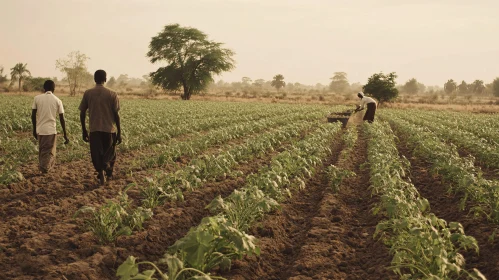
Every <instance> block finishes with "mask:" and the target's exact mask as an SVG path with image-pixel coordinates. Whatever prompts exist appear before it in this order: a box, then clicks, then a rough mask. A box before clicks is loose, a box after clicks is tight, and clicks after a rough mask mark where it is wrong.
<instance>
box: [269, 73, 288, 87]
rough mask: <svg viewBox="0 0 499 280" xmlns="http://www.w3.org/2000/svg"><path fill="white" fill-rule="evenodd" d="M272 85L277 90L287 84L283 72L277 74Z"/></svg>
mask: <svg viewBox="0 0 499 280" xmlns="http://www.w3.org/2000/svg"><path fill="white" fill-rule="evenodd" d="M270 85H271V86H273V87H275V88H276V89H277V91H279V90H280V89H281V88H283V87H285V86H286V83H285V82H284V76H283V75H281V74H277V75H275V76H274V78H273V79H272V82H271V83H270Z"/></svg>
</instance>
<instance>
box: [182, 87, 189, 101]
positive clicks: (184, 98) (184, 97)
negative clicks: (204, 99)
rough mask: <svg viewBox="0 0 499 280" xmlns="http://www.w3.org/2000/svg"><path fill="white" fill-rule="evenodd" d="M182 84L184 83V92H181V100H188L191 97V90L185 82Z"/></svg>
mask: <svg viewBox="0 0 499 280" xmlns="http://www.w3.org/2000/svg"><path fill="white" fill-rule="evenodd" d="M183 84H184V94H182V100H189V99H191V90H190V89H189V87H188V86H187V85H186V84H185V83H183Z"/></svg>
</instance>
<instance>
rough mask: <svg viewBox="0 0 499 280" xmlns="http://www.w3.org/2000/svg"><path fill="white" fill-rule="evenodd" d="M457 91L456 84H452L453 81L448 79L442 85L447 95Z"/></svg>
mask: <svg viewBox="0 0 499 280" xmlns="http://www.w3.org/2000/svg"><path fill="white" fill-rule="evenodd" d="M456 89H457V84H456V82H454V80H453V79H450V80H448V81H447V82H446V83H445V84H444V90H445V92H446V93H447V94H451V93H453V92H454V91H456Z"/></svg>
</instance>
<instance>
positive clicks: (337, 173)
mask: <svg viewBox="0 0 499 280" xmlns="http://www.w3.org/2000/svg"><path fill="white" fill-rule="evenodd" d="M327 174H328V178H329V187H330V188H331V189H332V190H333V192H338V191H339V190H340V186H341V183H342V182H343V180H344V179H347V178H351V177H354V176H355V175H356V174H355V172H352V171H350V170H348V169H343V168H339V167H337V166H335V165H330V166H328V167H327Z"/></svg>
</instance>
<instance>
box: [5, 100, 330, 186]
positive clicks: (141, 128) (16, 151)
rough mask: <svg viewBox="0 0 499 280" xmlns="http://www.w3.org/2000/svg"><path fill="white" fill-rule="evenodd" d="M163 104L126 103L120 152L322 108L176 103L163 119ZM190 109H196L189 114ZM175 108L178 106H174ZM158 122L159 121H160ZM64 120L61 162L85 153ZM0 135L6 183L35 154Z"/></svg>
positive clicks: (26, 141) (27, 142) (25, 140)
mask: <svg viewBox="0 0 499 280" xmlns="http://www.w3.org/2000/svg"><path fill="white" fill-rule="evenodd" d="M127 102H131V101H127ZM134 102H135V101H134ZM165 104H166V105H167V106H168V107H174V106H172V105H171V103H164V102H156V103H151V102H148V103H146V105H150V108H148V110H149V112H148V114H146V112H144V110H146V108H144V106H145V105H144V104H142V102H138V103H137V104H136V103H129V105H130V107H131V108H129V112H126V113H125V114H123V115H124V121H122V123H123V134H124V135H123V137H124V142H123V144H122V145H120V146H119V150H120V151H126V150H132V149H138V148H143V147H145V146H149V145H152V144H159V145H160V144H161V143H163V142H166V141H168V140H169V139H171V138H172V137H177V136H180V135H185V134H189V133H196V132H198V131H203V130H210V129H215V128H220V127H227V126H229V125H235V124H238V123H251V122H254V121H257V120H259V119H265V118H274V117H278V116H283V115H290V114H293V115H294V114H302V115H304V116H316V117H319V116H321V114H322V113H323V112H324V108H321V109H320V110H313V108H314V107H303V108H301V107H300V108H297V107H286V106H281V107H270V106H261V107H254V106H248V105H245V106H241V105H239V106H236V105H233V104H230V105H225V107H223V108H222V107H220V106H221V105H218V106H214V107H216V108H217V109H218V111H217V110H212V109H210V110H209V111H206V109H204V110H200V109H197V108H198V107H199V105H198V103H194V105H189V106H185V105H183V106H178V107H179V108H182V110H183V111H182V112H180V111H177V112H178V114H173V115H172V116H168V117H167V118H165V116H164V112H162V110H164V108H162V107H161V106H160V105H165ZM179 104H184V103H179ZM226 107H228V108H226ZM203 108H204V107H203ZM193 109H197V110H196V111H195V112H192V113H189V112H191V111H192V110H193ZM222 109H223V112H224V115H223V117H216V116H217V114H218V115H220V111H221V110H222ZM68 110H71V109H68ZM68 110H67V111H68ZM73 110H74V108H73ZM177 110H179V109H178V108H177ZM173 112H175V111H174V110H173ZM200 112H201V113H200ZM189 114H190V115H189ZM72 115H76V114H72ZM158 116H159V117H158ZM17 118H18V119H17V120H11V122H10V123H17V122H18V121H19V120H24V119H26V116H22V117H19V115H18V116H17ZM158 118H159V119H158ZM161 121H162V123H160V122H161ZM67 123H68V124H67V126H68V130H70V131H71V130H74V133H72V132H70V134H71V135H70V138H71V143H70V144H69V145H67V146H64V145H58V150H59V151H58V159H59V160H60V161H62V162H70V161H73V160H76V159H81V158H83V157H84V156H86V155H87V154H88V147H87V145H86V144H85V143H83V141H82V140H81V139H80V138H81V137H80V131H79V129H80V128H79V123H78V122H77V121H75V120H74V123H73V124H71V121H69V120H68V122H67ZM127 131H129V132H130V133H128V132H127ZM145 132H147V133H145ZM133 133H135V134H137V133H138V134H141V135H143V136H140V137H139V136H138V135H136V136H133V135H132V134H133ZM0 135H1V137H0V155H1V158H0V162H1V168H2V174H3V175H2V178H0V182H3V183H4V184H6V183H8V182H11V181H17V180H22V177H23V176H22V174H20V173H19V172H17V167H18V166H19V165H20V164H23V163H24V162H27V161H28V160H33V158H34V157H35V155H36V154H37V153H36V151H37V150H36V149H37V147H36V145H34V144H33V142H32V140H31V137H29V136H24V137H22V138H21V137H19V136H16V135H14V134H12V133H9V134H1V133H0ZM144 135H145V136H144ZM59 144H61V143H59Z"/></svg>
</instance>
